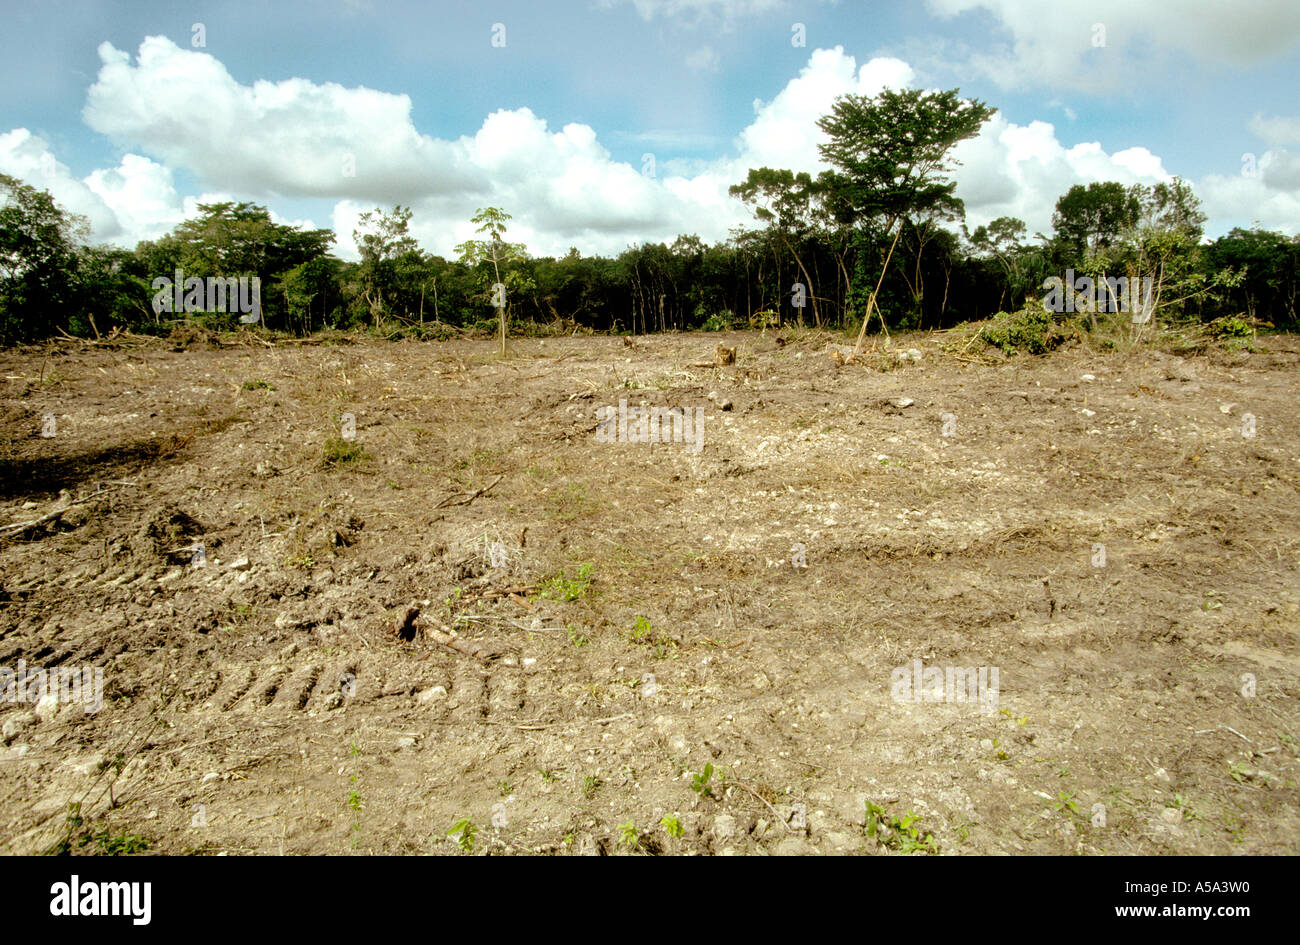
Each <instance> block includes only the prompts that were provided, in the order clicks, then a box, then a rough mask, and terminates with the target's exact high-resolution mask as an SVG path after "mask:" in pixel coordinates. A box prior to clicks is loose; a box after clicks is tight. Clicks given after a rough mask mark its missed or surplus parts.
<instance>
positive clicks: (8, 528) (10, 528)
mask: <svg viewBox="0 0 1300 945" xmlns="http://www.w3.org/2000/svg"><path fill="white" fill-rule="evenodd" d="M124 484H125V485H135V483H124ZM115 491H116V490H115V489H99V490H97V491H95V492H92V493H91V494H90V495H88V496H86V497H85V498H84V499H74V500H73V501H71V502H68V503H66V504H64V505H60V506H59V507H58V508H56V509H54V510H53V511H51V512H46V513H45V514H44V515H42V516H40V517H39V518H34V519H32V520H31V521H30V522H15V523H14V524H13V525H5V526H4V527H3V528H0V534H2V535H8V534H10V533H13V534H21V533H22V532H25V531H27V530H28V529H29V528H35V527H36V526H37V525H44V524H45V523H46V522H52V521H54V519H56V518H58V517H59V516H60V515H62V514H63V513H64V512H66V511H68V509H70V508H72V507H73V506H74V505H82V504H84V503H86V502H93V501H94V500H95V499H100V498H103V497H104V496H106V495H108V494H109V493H110V492H115Z"/></svg>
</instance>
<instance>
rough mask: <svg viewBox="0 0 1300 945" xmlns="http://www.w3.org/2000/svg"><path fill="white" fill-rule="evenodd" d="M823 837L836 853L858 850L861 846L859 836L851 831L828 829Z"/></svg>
mask: <svg viewBox="0 0 1300 945" xmlns="http://www.w3.org/2000/svg"><path fill="white" fill-rule="evenodd" d="M822 839H823V840H824V841H825V842H826V844H827V845H828V846H829V847H830V848H831V849H832V850H833V851H834V852H836V853H843V852H845V851H848V850H856V849H857V848H858V846H859V843H858V838H857V837H855V836H854V835H853V834H851V833H840V832H839V831H835V830H828V831H827V832H826V833H825V834H824V835H823V837H822Z"/></svg>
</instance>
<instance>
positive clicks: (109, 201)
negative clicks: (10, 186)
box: [0, 128, 185, 246]
mask: <svg viewBox="0 0 1300 945" xmlns="http://www.w3.org/2000/svg"><path fill="white" fill-rule="evenodd" d="M0 171H3V172H4V173H6V174H9V175H11V176H13V177H18V178H20V179H22V180H23V181H24V182H26V183H28V184H31V185H32V186H33V187H37V188H39V189H41V190H48V191H49V192H50V195H51V196H52V197H53V198H54V199H55V201H56V202H57V203H58V204H59V205H60V206H62V207H63V208H64V209H66V210H68V211H70V212H71V213H76V214H80V215H82V216H84V217H86V219H87V220H88V221H89V222H90V226H91V231H92V233H93V235H94V237H95V238H96V239H99V240H106V241H111V242H113V243H117V244H119V245H123V246H134V245H135V244H136V243H137V242H138V241H139V240H142V239H155V238H157V237H158V236H161V235H162V234H163V233H166V232H167V231H168V230H170V229H171V228H172V227H174V226H175V225H176V224H177V223H179V222H181V220H182V219H184V216H185V210H184V204H183V201H182V200H181V198H180V197H179V195H178V194H177V193H176V188H175V186H174V185H173V183H172V173H171V171H170V170H168V169H167V168H165V167H163V166H162V165H161V164H157V163H155V162H153V161H151V160H149V159H148V158H144V157H141V156H140V155H138V154H127V155H125V156H123V158H122V160H121V163H120V164H119V165H118V166H117V167H115V168H106V169H102V170H96V171H92V172H91V173H90V174H88V175H87V176H86V177H85V178H78V177H76V176H75V175H74V174H73V173H72V172H71V171H70V170H69V169H68V167H67V165H65V164H63V163H62V162H60V161H59V160H57V159H56V158H55V156H54V152H53V151H51V150H50V147H49V144H48V143H47V142H46V141H45V140H44V139H43V138H40V137H38V136H36V135H33V134H32V133H31V132H30V131H28V130H27V129H26V128H15V129H14V130H12V131H9V132H6V133H3V134H0Z"/></svg>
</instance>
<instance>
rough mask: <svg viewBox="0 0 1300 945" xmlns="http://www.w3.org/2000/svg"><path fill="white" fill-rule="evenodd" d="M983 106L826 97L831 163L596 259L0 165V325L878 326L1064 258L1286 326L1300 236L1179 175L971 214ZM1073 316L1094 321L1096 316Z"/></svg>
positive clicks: (921, 324)
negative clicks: (150, 200) (248, 290)
mask: <svg viewBox="0 0 1300 945" xmlns="http://www.w3.org/2000/svg"><path fill="white" fill-rule="evenodd" d="M992 113H993V110H992V109H990V108H988V107H987V106H985V105H983V103H980V102H977V101H967V100H962V99H960V98H958V97H957V93H956V90H952V91H950V92H939V93H936V92H928V93H922V92H884V93H881V94H880V95H879V96H877V97H875V98H871V99H868V98H864V97H861V96H845V97H843V98H842V99H840V100H838V101H837V102H836V104H835V110H834V111H833V112H832V113H831V114H830V115H827V116H826V117H825V118H823V119H822V121H821V126H822V128H823V129H824V130H825V131H826V132H827V134H828V137H829V142H830V143H829V144H827V145H824V146H823V147H822V154H823V157H824V158H825V159H826V160H827V162H828V163H829V164H831V165H832V168H833V169H832V170H828V171H826V172H823V173H822V174H821V175H819V176H818V177H816V178H813V177H811V176H810V175H808V174H803V173H799V174H796V173H793V172H791V171H788V170H779V169H771V168H757V169H754V170H752V171H750V172H749V175H748V177H747V179H746V180H745V181H742V182H738V183H737V184H736V185H735V186H734V187H732V193H733V195H735V196H737V197H739V198H740V199H741V200H743V201H745V203H746V204H748V205H749V206H750V207H751V208H752V209H753V211H754V214H755V222H754V225H753V226H750V227H743V228H738V229H736V230H734V231H733V232H732V234H731V237H730V238H729V239H727V240H726V241H725V242H721V243H716V244H712V245H710V244H707V243H705V242H703V241H702V240H701V239H699V238H698V237H697V236H693V235H683V236H679V237H677V239H675V240H674V241H673V242H672V243H668V244H666V243H647V244H643V245H637V246H632V247H629V248H628V249H627V250H625V251H624V252H622V253H620V254H619V255H618V256H616V257H612V258H610V257H603V256H583V255H581V254H580V253H579V252H578V250H577V249H570V251H569V252H568V254H567V255H565V256H562V257H560V258H552V257H533V256H530V255H529V254H528V253H527V252H526V251H525V249H524V247H523V246H522V245H520V244H514V243H510V242H508V241H507V239H506V236H507V228H508V221H509V219H510V217H509V214H507V213H505V212H504V211H502V210H500V209H497V208H486V209H484V210H482V211H480V212H479V214H478V215H477V216H476V217H475V218H474V222H475V223H479V224H481V225H480V227H479V230H480V234H481V235H482V236H483V237H484V238H483V239H481V240H470V241H467V242H466V243H463V244H461V245H460V246H458V247H456V254H457V255H456V258H453V259H446V258H443V257H441V256H437V255H433V254H431V253H428V252H425V251H424V250H422V249H421V248H420V247H419V245H418V244H417V242H416V241H415V239H414V238H412V237H411V235H410V223H411V218H412V215H411V211H410V209H408V208H405V207H401V206H398V207H394V208H392V209H391V210H388V211H383V210H380V209H376V210H374V211H373V212H371V213H368V214H365V215H363V217H362V218H361V221H360V225H359V226H358V228H357V229H356V230H355V231H354V233H353V238H354V240H355V242H356V245H357V247H358V250H359V252H360V257H361V258H360V260H359V261H358V262H346V261H343V260H340V259H338V258H336V257H335V256H333V255H331V248H332V246H333V244H334V242H335V234H334V233H333V232H332V231H330V230H305V229H300V228H297V227H293V226H286V225H283V224H277V223H275V222H273V221H272V219H271V216H270V213H269V212H268V210H267V209H266V208H265V207H262V206H257V205H254V204H250V203H237V204H236V203H216V204H205V205H201V206H200V207H199V214H198V216H197V217H195V218H193V219H191V220H187V221H185V222H184V223H182V224H181V225H179V226H178V227H176V228H175V229H174V230H173V231H172V232H171V233H169V234H167V235H166V236H163V237H162V238H160V239H158V240H153V241H147V242H141V243H140V244H138V245H137V246H136V247H135V249H134V250H126V249H117V248H111V247H105V246H92V245H88V244H87V242H86V224H85V221H84V220H82V219H80V218H78V217H75V216H73V215H70V214H69V213H67V212H66V211H65V210H63V209H62V208H60V207H59V206H58V205H57V204H56V203H55V202H54V201H53V199H52V198H51V197H50V195H49V193H48V192H45V191H40V190H37V189H36V188H34V187H32V186H30V185H28V184H26V183H24V182H22V181H20V180H17V179H15V178H12V177H7V176H4V175H0V201H2V202H0V341H2V342H4V343H6V344H12V343H15V342H23V341H32V340H37V339H42V338H46V337H50V336H52V335H56V334H58V333H59V332H66V333H68V334H72V335H80V336H92V335H94V334H96V333H103V332H107V331H109V330H110V329H112V328H115V327H122V328H127V329H130V330H133V331H137V332H150V331H153V332H157V331H164V330H168V329H169V328H171V327H172V326H174V325H175V324H176V323H177V322H178V321H179V320H187V321H190V322H197V323H200V324H203V325H205V326H207V327H212V328H230V327H234V326H235V325H236V324H237V322H238V319H239V318H240V316H241V314H244V313H241V312H240V311H234V310H233V309H234V308H235V306H234V305H233V304H227V305H225V306H224V307H225V308H227V309H231V310H228V311H224V312H222V311H197V312H196V311H188V312H186V311H178V310H176V309H177V307H176V306H175V305H174V296H173V290H172V288H171V287H170V286H171V282H172V281H173V280H174V279H175V278H176V276H177V273H178V272H179V273H180V274H181V278H183V279H185V280H189V279H199V280H204V279H206V278H208V277H214V278H220V279H233V278H235V277H241V276H247V277H253V276H256V277H257V278H258V280H259V282H260V298H259V303H260V304H259V306H258V310H257V311H256V312H255V313H254V315H253V317H252V318H250V317H249V316H248V315H246V314H245V315H244V321H245V322H246V323H248V322H250V321H251V320H253V319H255V320H256V321H257V322H258V323H259V324H261V325H262V326H264V327H266V328H268V329H273V330H279V331H285V332H290V333H294V334H307V333H311V332H314V331H318V330H321V329H326V328H329V329H355V328H361V327H372V328H379V329H385V328H392V327H400V326H419V325H420V324H422V323H423V324H424V325H425V326H426V327H429V326H431V325H435V324H439V323H440V324H444V325H454V326H457V327H469V328H475V327H478V328H484V329H493V330H495V329H496V328H497V326H498V323H499V322H498V317H499V315H500V309H499V308H497V307H496V306H497V305H498V304H499V303H501V302H502V301H504V302H505V321H506V322H507V323H508V326H509V327H510V329H511V330H512V331H518V330H520V328H521V327H526V326H528V325H529V324H532V325H539V324H549V325H552V326H557V327H560V326H562V327H564V328H566V329H572V328H587V329H592V330H595V331H633V332H653V331H665V330H676V329H700V328H704V329H725V328H733V327H747V326H749V325H751V324H758V323H763V322H766V323H768V324H770V323H772V322H774V321H780V322H782V323H790V322H795V323H799V324H803V325H808V326H822V327H829V328H842V327H848V326H856V325H858V324H859V323H860V322H861V321H862V320H863V317H864V315H868V314H870V315H871V317H872V318H873V319H875V326H874V327H877V328H878V327H879V325H880V324H887V325H888V327H889V328H891V329H894V328H903V329H908V328H922V329H924V328H939V327H947V326H950V325H953V324H956V323H959V322H962V321H972V320H976V319H983V318H988V317H990V316H992V315H994V314H996V313H998V312H1000V311H1014V310H1016V309H1018V308H1020V307H1022V306H1024V305H1025V304H1026V303H1027V302H1028V303H1033V302H1034V301H1035V300H1037V299H1039V298H1042V297H1043V295H1044V290H1043V283H1044V282H1045V280H1047V279H1048V278H1049V277H1052V276H1057V277H1060V276H1063V275H1064V274H1065V273H1066V272H1067V271H1071V270H1072V271H1074V272H1075V273H1076V274H1079V275H1088V276H1092V277H1105V276H1127V277H1129V278H1130V279H1139V278H1141V279H1147V280H1149V281H1150V283H1151V284H1154V285H1155V286H1156V292H1155V298H1154V299H1153V300H1152V301H1151V304H1152V306H1153V308H1154V310H1155V314H1157V315H1158V316H1159V319H1160V320H1161V321H1169V320H1178V319H1201V320H1209V319H1213V318H1217V317H1220V316H1224V315H1244V316H1247V317H1250V318H1254V319H1257V320H1258V321H1259V322H1265V323H1269V324H1272V325H1275V326H1277V327H1281V328H1292V329H1293V328H1296V327H1298V323H1297V315H1296V292H1297V283H1298V282H1300V237H1296V236H1293V237H1289V238H1288V237H1286V236H1284V235H1283V234H1281V233H1275V232H1269V231H1265V230H1261V229H1251V230H1242V229H1234V230H1233V231H1232V232H1230V233H1229V234H1227V235H1226V236H1223V237H1221V238H1219V239H1217V240H1213V241H1209V242H1206V241H1204V240H1203V226H1204V223H1205V216H1204V214H1203V213H1202V212H1201V208H1200V202H1199V200H1198V199H1197V198H1196V196H1195V195H1194V193H1193V192H1192V190H1191V188H1190V187H1189V186H1188V185H1187V184H1186V183H1185V182H1183V181H1181V180H1177V179H1175V180H1174V181H1173V182H1171V183H1168V184H1158V185H1155V186H1153V187H1148V186H1143V185H1137V186H1133V187H1127V188H1126V187H1124V186H1123V185H1121V184H1119V183H1115V182H1107V183H1093V184H1089V185H1087V186H1086V187H1085V186H1083V185H1079V186H1075V187H1072V188H1071V189H1070V190H1069V192H1068V193H1066V194H1064V195H1062V196H1061V198H1060V199H1059V200H1058V201H1057V204H1056V208H1055V213H1054V214H1053V221H1052V222H1053V232H1052V233H1051V234H1041V233H1039V234H1034V235H1033V236H1032V237H1031V236H1030V235H1029V234H1028V233H1027V231H1026V227H1025V224H1024V223H1023V222H1022V221H1020V220H1016V219H1012V218H1007V217H1004V218H1001V219H998V220H994V221H993V222H992V223H990V224H989V225H987V226H981V227H978V228H977V229H975V230H974V231H970V230H969V229H968V228H967V226H966V225H965V223H964V216H965V214H964V208H963V206H962V204H961V201H960V200H959V199H957V198H956V197H955V196H954V195H953V189H954V184H953V183H952V181H951V180H950V178H949V177H948V176H947V175H948V172H949V171H950V169H951V162H950V161H949V160H948V158H947V155H948V152H949V150H950V149H951V147H952V146H953V145H954V144H955V143H956V142H957V141H959V140H962V139H964V138H967V137H970V136H972V135H973V134H975V133H976V132H977V131H978V129H979V127H980V125H982V123H983V122H984V121H985V120H987V118H988V116H989V115H991V114H992ZM164 283H165V286H164ZM498 286H500V287H501V288H497V287H498ZM189 307H190V308H194V306H189ZM199 307H200V308H211V307H212V306H211V305H210V299H207V298H206V297H204V304H203V305H201V306H199ZM219 307H220V306H219ZM181 308H182V309H184V308H186V306H184V305H182V306H181ZM1087 314H1088V315H1089V318H1090V320H1091V322H1092V324H1093V326H1094V327H1095V325H1096V321H1097V314H1096V313H1094V312H1089V313H1087Z"/></svg>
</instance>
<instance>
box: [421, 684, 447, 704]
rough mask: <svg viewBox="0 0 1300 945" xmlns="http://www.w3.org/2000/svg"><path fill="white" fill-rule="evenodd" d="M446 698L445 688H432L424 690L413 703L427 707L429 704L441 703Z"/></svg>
mask: <svg viewBox="0 0 1300 945" xmlns="http://www.w3.org/2000/svg"><path fill="white" fill-rule="evenodd" d="M446 698H447V687H446V686H432V687H430V688H428V689H425V690H424V691H423V692H421V693H419V694H418V695H416V697H415V701H416V702H418V703H420V704H421V705H427V704H428V703H430V702H441V701H442V700H443V699H446Z"/></svg>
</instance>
